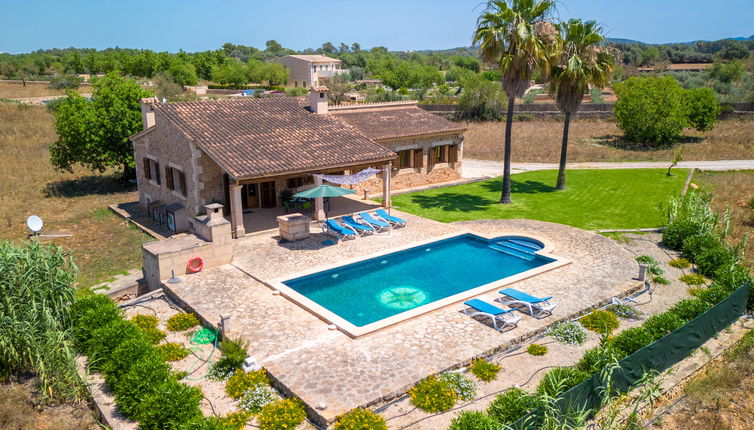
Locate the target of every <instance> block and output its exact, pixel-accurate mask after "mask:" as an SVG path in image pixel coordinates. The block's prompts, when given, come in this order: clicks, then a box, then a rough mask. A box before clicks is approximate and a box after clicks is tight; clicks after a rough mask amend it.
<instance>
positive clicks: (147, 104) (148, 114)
mask: <svg viewBox="0 0 754 430" xmlns="http://www.w3.org/2000/svg"><path fill="white" fill-rule="evenodd" d="M156 100H157V99H156V98H155V99H153V98H144V99H141V100H140V102H141V122H142V123H143V124H144V130H146V129H148V128H149V127H151V126H153V125H154V122H155V121H154V109H153V108H152V103H155V102H156Z"/></svg>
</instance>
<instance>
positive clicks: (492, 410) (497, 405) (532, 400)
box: [487, 388, 537, 425]
mask: <svg viewBox="0 0 754 430" xmlns="http://www.w3.org/2000/svg"><path fill="white" fill-rule="evenodd" d="M536 407H537V397H536V396H535V395H533V394H531V393H528V392H526V391H524V390H522V389H521V388H511V389H509V390H506V391H505V392H503V393H502V394H498V395H497V397H495V400H493V401H492V403H490V405H489V407H488V408H487V413H488V414H489V415H490V416H491V417H493V418H494V419H495V420H496V421H497V422H498V423H500V424H503V425H505V424H513V423H515V422H516V421H518V420H519V419H521V418H523V417H524V416H525V415H526V414H528V413H529V412H531V411H533V410H534V409H536Z"/></svg>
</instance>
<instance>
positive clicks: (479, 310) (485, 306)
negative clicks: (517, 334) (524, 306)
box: [463, 299, 521, 330]
mask: <svg viewBox="0 0 754 430" xmlns="http://www.w3.org/2000/svg"><path fill="white" fill-rule="evenodd" d="M463 304H464V305H466V306H468V307H466V308H463V313H465V314H466V315H468V316H470V317H476V316H479V315H481V316H485V317H488V318H490V319H491V320H492V326H493V327H494V328H495V330H502V329H504V328H505V327H508V326H510V327H511V328H515V327H516V326H517V325H518V322H519V321H520V320H521V316H520V315H514V314H513V309H500V308H499V307H497V306H494V305H491V304H489V303H487V302H485V301H482V300H479V299H471V300H468V301H466V302H464V303H463ZM498 322H499V323H500V324H501V326H500V328H498V326H497V324H498Z"/></svg>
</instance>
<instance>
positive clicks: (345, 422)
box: [333, 408, 387, 430]
mask: <svg viewBox="0 0 754 430" xmlns="http://www.w3.org/2000/svg"><path fill="white" fill-rule="evenodd" d="M333 429H334V430H387V423H386V422H385V419H384V418H382V417H381V416H380V415H378V414H376V413H374V412H372V411H370V410H369V409H361V408H358V409H354V410H352V411H350V412H347V413H345V414H344V415H341V416H340V417H339V418H338V420H337V421H336V422H335V426H334V427H333Z"/></svg>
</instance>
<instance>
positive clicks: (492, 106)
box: [456, 74, 505, 121]
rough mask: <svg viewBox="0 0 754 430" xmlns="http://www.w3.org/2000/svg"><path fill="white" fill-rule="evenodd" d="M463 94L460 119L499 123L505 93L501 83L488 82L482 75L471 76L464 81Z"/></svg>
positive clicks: (459, 111)
mask: <svg viewBox="0 0 754 430" xmlns="http://www.w3.org/2000/svg"><path fill="white" fill-rule="evenodd" d="M462 85H463V92H462V93H461V97H459V98H458V113H457V114H456V115H457V116H458V119H463V120H470V121H497V120H498V119H500V111H502V109H503V99H504V98H505V93H503V89H502V87H501V86H500V82H492V81H488V80H486V79H484V78H482V77H481V75H474V74H472V75H469V76H467V77H465V78H464V79H463V81H462Z"/></svg>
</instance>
